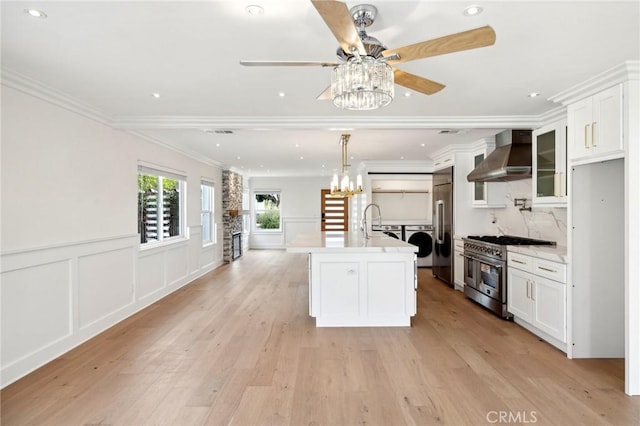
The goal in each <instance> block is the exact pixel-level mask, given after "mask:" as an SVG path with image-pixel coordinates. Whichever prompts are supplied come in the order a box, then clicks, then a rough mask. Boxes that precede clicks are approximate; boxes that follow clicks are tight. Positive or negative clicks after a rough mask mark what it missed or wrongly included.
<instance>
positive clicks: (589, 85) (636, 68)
mask: <svg viewBox="0 0 640 426" xmlns="http://www.w3.org/2000/svg"><path fill="white" fill-rule="evenodd" d="M639 78H640V61H626V62H623V63H622V64H620V65H617V66H615V67H613V68H610V69H608V70H606V71H604V72H602V73H600V74H598V75H596V76H594V77H592V78H590V79H588V80H586V81H584V82H582V83H579V84H577V85H575V86H573V87H570V88H569V89H567V90H564V91H562V92H560V93H558V94H557V95H555V96H552V97H550V98H549V100H550V101H552V102H556V103H560V104H562V105H568V104H571V103H573V102H576V101H579V100H580V99H584V98H586V97H589V96H592V95H595V94H596V93H598V92H601V91H603V90H605V89H608V88H609V87H612V86H615V85H616V84H620V83H624V82H625V81H628V80H638V79H639Z"/></svg>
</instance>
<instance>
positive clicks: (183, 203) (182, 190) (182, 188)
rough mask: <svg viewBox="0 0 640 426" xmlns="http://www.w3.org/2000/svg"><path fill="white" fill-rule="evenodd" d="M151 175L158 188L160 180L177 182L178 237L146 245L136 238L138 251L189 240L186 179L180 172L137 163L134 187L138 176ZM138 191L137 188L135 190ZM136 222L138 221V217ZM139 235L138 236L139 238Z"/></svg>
mask: <svg viewBox="0 0 640 426" xmlns="http://www.w3.org/2000/svg"><path fill="white" fill-rule="evenodd" d="M145 174H146V175H153V176H157V177H158V178H159V179H158V186H160V185H161V182H162V178H169V179H173V180H177V181H178V188H179V190H178V191H179V201H178V205H179V206H178V211H179V214H180V216H179V224H178V229H179V231H178V232H179V233H178V235H174V236H172V237H166V238H165V237H162V238H160V239H159V240H155V241H148V242H146V243H142V242H140V238H139V237H138V247H139V250H140V251H143V250H149V249H153V248H157V247H162V246H167V245H171V244H176V243H181V242H184V241H188V240H189V236H188V235H187V177H186V176H185V175H184V174H181V173H180V172H177V171H173V170H171V169H165V168H163V167H159V166H154V165H149V164H147V163H144V162H139V163H138V169H137V173H136V187H137V186H138V179H137V178H138V176H140V175H145ZM136 190H137V191H139V188H138V187H137V188H136ZM160 200H162V196H160ZM136 211H137V212H138V214H140V210H139V206H138V208H136ZM136 220H138V221H139V220H140V218H139V217H138V218H137V219H136ZM139 235H140V234H138V236H139Z"/></svg>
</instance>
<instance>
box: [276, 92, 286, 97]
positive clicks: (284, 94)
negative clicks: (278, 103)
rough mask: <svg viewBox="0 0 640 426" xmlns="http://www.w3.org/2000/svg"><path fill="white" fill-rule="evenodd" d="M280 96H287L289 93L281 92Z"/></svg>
mask: <svg viewBox="0 0 640 426" xmlns="http://www.w3.org/2000/svg"><path fill="white" fill-rule="evenodd" d="M278 96H280V97H281V98H284V97H285V96H287V94H286V93H284V92H279V93H278Z"/></svg>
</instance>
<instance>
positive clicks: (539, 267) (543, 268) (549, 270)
mask: <svg viewBox="0 0 640 426" xmlns="http://www.w3.org/2000/svg"><path fill="white" fill-rule="evenodd" d="M538 269H542V270H543V271H547V272H553V273H554V274H555V273H557V272H558V270H557V269H549V268H545V267H544V266H538Z"/></svg>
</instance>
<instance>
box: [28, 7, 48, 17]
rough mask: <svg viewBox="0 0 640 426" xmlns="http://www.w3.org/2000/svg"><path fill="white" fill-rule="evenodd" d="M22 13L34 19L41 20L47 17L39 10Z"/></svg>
mask: <svg viewBox="0 0 640 426" xmlns="http://www.w3.org/2000/svg"><path fill="white" fill-rule="evenodd" d="M24 13H27V14H29V15H30V16H33V17H34V18H41V19H45V18H46V17H47V14H46V13H44V12H43V11H41V10H37V9H25V10H24Z"/></svg>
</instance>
